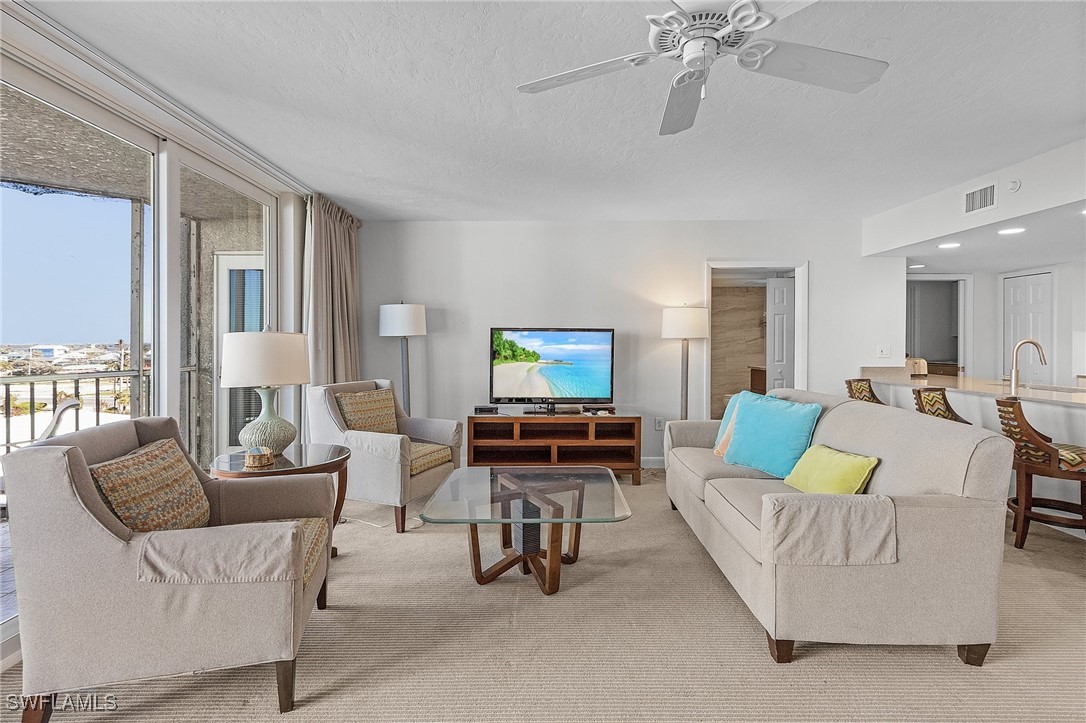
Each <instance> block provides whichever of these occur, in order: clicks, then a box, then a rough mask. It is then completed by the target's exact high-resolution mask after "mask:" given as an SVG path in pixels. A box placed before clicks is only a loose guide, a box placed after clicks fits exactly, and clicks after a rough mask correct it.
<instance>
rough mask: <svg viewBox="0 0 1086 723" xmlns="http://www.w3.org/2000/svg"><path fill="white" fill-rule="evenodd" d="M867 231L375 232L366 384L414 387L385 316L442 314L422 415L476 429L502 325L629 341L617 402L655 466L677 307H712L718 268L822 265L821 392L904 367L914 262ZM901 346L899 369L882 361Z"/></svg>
mask: <svg viewBox="0 0 1086 723" xmlns="http://www.w3.org/2000/svg"><path fill="white" fill-rule="evenodd" d="M860 232H861V230H860V223H859V222H858V221H856V222H825V223H786V222H756V221H743V222H681V223H679V222H676V223H634V222H595V223H568V224H563V223H506V222H473V223H453V222H448V223H446V222H370V223H366V224H365V225H364V226H363V227H362V230H361V232H360V243H361V254H360V256H361V260H360V264H361V279H362V305H363V309H362V312H363V327H362V370H363V376H364V378H373V377H387V378H391V379H393V380H397V383H398V378H399V368H400V363H399V343H398V340H396V339H391V338H382V337H380V336H378V334H377V316H378V311H377V310H378V306H379V305H380V304H383V303H391V302H396V301H400V300H401V299H402V300H404V301H406V302H410V303H422V304H425V305H426V307H427V323H428V327H429V334H428V336H426V337H417V338H413V339H412V340H411V362H412V372H413V373H412V409H413V411H414V413H415V414H416V415H429V416H437V417H446V418H453V419H464V418H466V417H467V416H468V415H469V414H470V413H471V410H472V407H473V406H474V405H476V404H483V403H486V401H487V399H488V370H487V364H488V354H489V349H488V344H489V338H488V333H489V329H490V327H491V326H502V325H510V326H601V327H614V328H615V329H616V342H615V343H616V360H615V366H616V380H615V401H616V404H617V405H618V406H619V407H620V411H621V410H625V411H627V412H630V413H636V414H641V415H642V416H644V417H645V418H646V420H645V424H644V430H645V434H644V440H643V450H642V453H643V455H644V456H645V457H647V458H649V461H652V458H660V457H662V455H663V447H662V439H661V435H660V433H659V432H656V431H654V430H653V425H652V418H653V417H655V416H662V417H666V418H668V419H674V418H677V416H678V412H679V351H680V344H679V342H678V341H674V340H663V339H661V338H660V310H661V309H662V308H663V307H665V306H675V305H681V304H682V303H684V302H685V303H689V304H690V305H699V306H700V305H704V304H705V301H706V299H705V294H706V291H707V289H706V288H705V281H706V260H707V259H710V258H712V259H726V258H731V259H750V258H760V259H773V258H782V259H789V260H809V261H810V313H809V319H810V344H809V387H810V388H811V389H816V390H821V391H831V392H836V393H843V391H844V388H843V380H844V379H845V378H847V377H850V376H854V375H855V374H856V373H857V372H858V371H859V368H860V367H861V366H865V365H866V366H878V365H896V366H901V365H902V364H903V363H904V341H905V261H904V259H899V258H881V257H880V258H864V257H863V256H861V254H860V245H861V238H860ZM704 343H705V342H703V341H693V342H691V350H690V351H691V353H690V363H691V370H690V416H691V418H699V417H702V418H703V417H705V416H707V414H708V411H707V410H708V404H707V402H708V400H707V399H706V395H707V391H706V386H705V382H706V378H707V376H708V374H707V370H706V369H705V368H704V367H705V353H704V351H705V350H704V348H703V344H704ZM879 344H889V345H890V346H891V352H892V357H891V358H890V359H877V358H875V357H876V346H877V345H879Z"/></svg>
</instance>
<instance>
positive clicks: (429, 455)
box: [411, 442, 452, 475]
mask: <svg viewBox="0 0 1086 723" xmlns="http://www.w3.org/2000/svg"><path fill="white" fill-rule="evenodd" d="M446 462H452V450H451V449H450V448H449V447H448V446H447V445H444V444H433V443H432V442H412V443H411V474H412V475H416V474H420V473H422V472H425V471H426V470H428V469H433V468H434V467H438V466H440V465H443V464H445V463H446Z"/></svg>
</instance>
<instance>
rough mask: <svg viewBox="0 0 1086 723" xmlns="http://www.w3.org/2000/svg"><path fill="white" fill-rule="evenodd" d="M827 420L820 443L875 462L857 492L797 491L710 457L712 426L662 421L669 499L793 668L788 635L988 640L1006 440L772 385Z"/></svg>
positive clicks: (970, 648)
mask: <svg viewBox="0 0 1086 723" xmlns="http://www.w3.org/2000/svg"><path fill="white" fill-rule="evenodd" d="M773 394H775V395H776V396H778V397H780V398H782V399H788V400H792V401H797V402H814V403H817V404H820V405H822V407H823V411H822V414H821V416H820V417H819V420H818V423H817V425H816V427H815V431H814V438H813V443H814V444H824V445H826V446H828V447H832V448H834V449H839V450H842V451H846V452H854V453H857V454H864V455H870V456H874V457H878V458H879V459H880V462H879V465H878V467H876V469H875V471H874V473H873V475H872V477H871V480H870V482H869V483H868V486H867V490H866V492H865V494H862V495H813V494H803V493H800V492H798V491H797V490H795V489H793V488H791V487H789V486H787V485H785V484H784V483H783V482H782V481H781V480H779V479H774V478H772V477H770V476H769V475H767V474H764V473H762V472H758V471H756V470H752V469H748V468H746V467H736V466H732V465H727V464H724V462H723V461H722V460H721V459H720V458H719V457H716V456H714V454H713V451H712V446H713V443H714V441H715V437H716V433H717V429H718V428H719V426H720V423H719V422H718V421H681V422H669V423H668V424H667V426H666V428H665V431H664V459H665V466H666V468H667V493H668V496H669V497H670V498H671V504H672V507H673V508H674V509H677V510H678V511H679V512H680V513H681V514H682V516H683V517H684V518H685V519H686V522H687V524H689V525H690V528H691V529H692V530H693V531H694V534H696V535H697V537H698V539H699V540H700V541H701V543H702V545H704V546H705V549H706V550H707V551H708V552H709V554H710V555H711V556H712V558H713V560H714V561H715V562H716V564H717V565H718V566H719V567H720V569H721V570H722V571H723V572H724V574H725V575H726V576H727V578H728V581H729V582H730V583H731V584H732V587H734V588H735V590H736V592H738V593H739V596H740V597H742V599H743V601H744V602H745V603H746V604H747V607H749V608H750V610H751V612H752V613H754V616H755V617H756V618H757V619H758V621H759V622H760V623H761V624H762V625H763V626H764V627H765V629H766V633H767V636H768V638H769V647H770V654H771V655H772V656H773V659H774V660H776V661H777V662H780V663H784V662H789V661H790V660H791V657H792V647H793V644H794V641H796V640H807V641H818V642H828V643H868V644H876V643H877V644H891V645H957V646H958V655H959V657H961V658H962V660H963V661H965V662H966V663H969V664H972V665H980V664H982V663H983V661H984V656H985V654H987V651H988V648H989V646H990V645H991V643H992V642H993V641H994V640H995V637H996V606H997V599H998V591H999V572H1000V566H1001V564H1002V559H1003V534H1004V525H1005V520H1006V490H1007V485H1008V483H1009V479H1010V474H1011V456H1012V453H1013V444H1012V443H1011V442H1010V440H1008V439H1005V438H1004V437H1002V436H1000V435H998V434H996V433H994V432H991V431H988V430H985V429H981V428H978V427H971V426H968V425H965V424H959V423H956V422H951V421H947V420H942V419H936V418H934V417H928V416H925V415H921V414H918V413H916V412H913V411H908V410H904V409H897V408H894V407H887V406H882V405H878V404H871V403H867V402H859V401H854V400H850V399H847V398H845V397H837V396H831V395H826V394H816V393H811V392H802V391H796V390H787V389H786V390H775V391H774V392H773Z"/></svg>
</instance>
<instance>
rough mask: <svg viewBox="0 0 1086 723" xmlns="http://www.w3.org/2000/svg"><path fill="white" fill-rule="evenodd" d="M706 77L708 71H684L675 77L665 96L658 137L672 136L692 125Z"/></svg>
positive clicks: (696, 114)
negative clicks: (665, 103) (665, 102)
mask: <svg viewBox="0 0 1086 723" xmlns="http://www.w3.org/2000/svg"><path fill="white" fill-rule="evenodd" d="M708 77H709V71H708V69H704V70H684V71H683V72H681V73H679V74H678V75H676V76H675V78H674V79H673V80H672V81H671V90H670V91H669V92H668V94H667V105H666V106H665V107H664V118H663V120H662V121H660V135H662V136H670V135H674V134H676V133H680V132H682V131H685V130H686V129H687V128H690V127H691V126H692V125H694V119H695V118H697V116H698V106H700V105H701V90H702V88H704V87H705V79H706V78H708Z"/></svg>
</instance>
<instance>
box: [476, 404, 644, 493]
mask: <svg viewBox="0 0 1086 723" xmlns="http://www.w3.org/2000/svg"><path fill="white" fill-rule="evenodd" d="M546 464H569V465H575V464H587V465H597V466H600V467H609V468H610V469H611V471H613V472H614V473H615V475H616V476H618V475H623V474H628V475H630V476H631V477H632V481H633V484H635V485H639V484H641V417H635V416H633V417H618V416H603V415H597V416H586V415H580V414H576V415H574V414H570V415H555V416H542V415H531V416H523V417H505V416H479V417H468V466H471V467H517V466H522V465H546Z"/></svg>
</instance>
